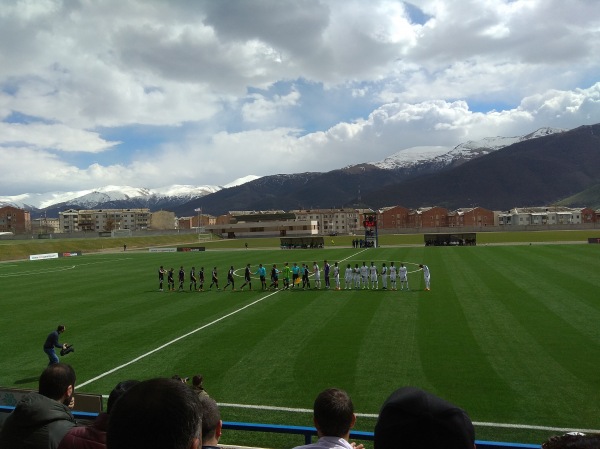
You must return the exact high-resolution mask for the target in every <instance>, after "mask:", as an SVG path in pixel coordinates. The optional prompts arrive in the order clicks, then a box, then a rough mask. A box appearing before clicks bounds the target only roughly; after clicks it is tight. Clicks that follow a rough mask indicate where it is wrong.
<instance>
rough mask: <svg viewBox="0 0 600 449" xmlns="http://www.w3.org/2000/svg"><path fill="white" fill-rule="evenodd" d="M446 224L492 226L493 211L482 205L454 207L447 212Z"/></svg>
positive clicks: (450, 225)
mask: <svg viewBox="0 0 600 449" xmlns="http://www.w3.org/2000/svg"><path fill="white" fill-rule="evenodd" d="M448 226H449V227H458V226H494V211H491V210H488V209H484V208H483V207H469V208H462V209H456V210H453V211H452V212H449V213H448Z"/></svg>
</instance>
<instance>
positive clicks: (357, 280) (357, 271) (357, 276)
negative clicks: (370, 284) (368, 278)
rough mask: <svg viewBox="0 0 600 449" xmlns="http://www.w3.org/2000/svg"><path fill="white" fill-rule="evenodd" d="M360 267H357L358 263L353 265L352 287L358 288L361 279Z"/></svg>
mask: <svg viewBox="0 0 600 449" xmlns="http://www.w3.org/2000/svg"><path fill="white" fill-rule="evenodd" d="M361 278H362V276H361V274H360V268H358V264H356V266H355V267H354V288H355V289H357V290H360V281H361Z"/></svg>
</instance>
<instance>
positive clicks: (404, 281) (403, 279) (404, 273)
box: [398, 263, 410, 290]
mask: <svg viewBox="0 0 600 449" xmlns="http://www.w3.org/2000/svg"><path fill="white" fill-rule="evenodd" d="M398 276H399V277H400V290H404V286H405V285H406V290H410V289H409V288H408V270H407V269H406V267H405V266H404V264H403V263H400V268H398Z"/></svg>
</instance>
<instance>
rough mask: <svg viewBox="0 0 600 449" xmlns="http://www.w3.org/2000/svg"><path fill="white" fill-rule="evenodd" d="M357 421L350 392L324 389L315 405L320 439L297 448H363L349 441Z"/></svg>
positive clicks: (315, 416)
mask: <svg viewBox="0 0 600 449" xmlns="http://www.w3.org/2000/svg"><path fill="white" fill-rule="evenodd" d="M355 422H356V415H355V414H354V405H353V404H352V399H350V396H349V395H348V393H346V392H345V391H344V390H340V389H338V388H329V389H327V390H324V391H322V392H321V393H319V395H318V396H317V398H316V399H315V403H314V406H313V423H314V424H315V427H316V429H317V435H318V436H319V440H318V441H317V442H316V443H313V444H307V445H305V446H298V447H297V448H295V449H300V448H302V449H313V448H314V449H321V448H322V449H353V448H354V449H362V448H363V447H364V446H363V445H362V444H359V445H356V444H355V443H349V442H348V439H349V438H350V429H352V427H354V424H355Z"/></svg>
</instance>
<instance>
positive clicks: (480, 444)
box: [0, 405, 541, 449]
mask: <svg viewBox="0 0 600 449" xmlns="http://www.w3.org/2000/svg"><path fill="white" fill-rule="evenodd" d="M13 409H14V407H11V406H4V405H0V413H10V412H12V411H13ZM73 415H74V416H75V418H77V419H87V420H93V419H94V418H95V417H96V416H98V414H97V413H87V412H78V411H74V412H73ZM223 429H229V430H242V431H248V432H265V433H287V434H294V435H302V436H304V444H310V443H311V442H312V438H313V437H314V436H316V435H317V429H315V428H314V427H303V426H285V425H279V424H257V423H246V422H233V421H223ZM350 438H352V439H353V440H363V441H373V438H374V434H373V432H363V431H360V430H352V431H351V432H350ZM475 444H476V445H477V448H478V449H540V448H541V446H540V445H539V444H522V443H501V442H497V441H481V440H477V441H475ZM299 445H300V444H298V446H299Z"/></svg>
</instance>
